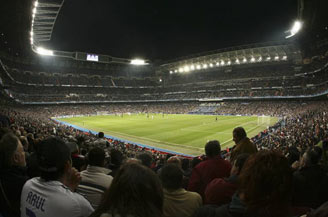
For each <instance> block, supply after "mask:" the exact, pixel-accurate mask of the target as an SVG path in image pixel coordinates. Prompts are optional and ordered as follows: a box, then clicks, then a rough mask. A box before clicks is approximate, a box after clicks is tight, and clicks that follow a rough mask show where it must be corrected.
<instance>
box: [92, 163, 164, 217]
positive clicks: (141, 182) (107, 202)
mask: <svg viewBox="0 0 328 217" xmlns="http://www.w3.org/2000/svg"><path fill="white" fill-rule="evenodd" d="M162 210H163V190H162V186H161V183H160V180H159V178H158V176H157V175H156V174H155V173H154V172H153V171H152V170H151V169H149V168H147V167H145V166H143V165H141V164H139V163H126V164H124V165H123V166H122V167H121V168H120V169H119V171H118V173H117V175H116V176H115V178H114V180H113V182H112V184H111V186H110V187H109V189H108V191H107V192H106V194H105V196H104V199H103V201H102V202H101V204H100V205H99V207H98V209H97V210H96V211H95V212H94V213H93V214H92V215H91V216H90V217H99V216H100V215H101V214H102V213H105V212H107V213H110V214H112V216H115V215H116V214H118V215H120V216H121V217H126V216H128V215H132V216H135V217H160V216H162Z"/></svg>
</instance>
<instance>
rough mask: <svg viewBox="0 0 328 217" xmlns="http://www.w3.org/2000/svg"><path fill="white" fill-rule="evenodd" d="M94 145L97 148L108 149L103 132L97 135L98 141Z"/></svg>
mask: <svg viewBox="0 0 328 217" xmlns="http://www.w3.org/2000/svg"><path fill="white" fill-rule="evenodd" d="M94 145H95V146H96V147H99V148H107V147H109V142H108V140H107V139H105V134H104V132H99V133H98V139H97V140H96V141H94Z"/></svg>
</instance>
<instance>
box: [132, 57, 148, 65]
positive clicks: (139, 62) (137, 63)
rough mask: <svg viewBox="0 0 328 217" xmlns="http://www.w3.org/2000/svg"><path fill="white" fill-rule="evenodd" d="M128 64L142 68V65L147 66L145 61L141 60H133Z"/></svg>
mask: <svg viewBox="0 0 328 217" xmlns="http://www.w3.org/2000/svg"><path fill="white" fill-rule="evenodd" d="M130 64H132V65H138V66H142V65H147V64H148V63H146V61H145V60H142V59H133V60H131V62H130Z"/></svg>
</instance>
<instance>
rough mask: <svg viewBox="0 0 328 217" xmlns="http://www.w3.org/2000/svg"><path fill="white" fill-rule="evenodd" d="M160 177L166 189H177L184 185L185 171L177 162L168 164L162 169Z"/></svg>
mask: <svg viewBox="0 0 328 217" xmlns="http://www.w3.org/2000/svg"><path fill="white" fill-rule="evenodd" d="M159 177H160V179H161V181H162V184H163V187H164V188H166V189H171V190H176V189H179V188H181V186H182V180H183V173H182V170H181V168H180V167H179V166H178V165H177V164H175V163H170V164H166V165H165V166H164V167H163V168H162V169H161V172H160V175H159Z"/></svg>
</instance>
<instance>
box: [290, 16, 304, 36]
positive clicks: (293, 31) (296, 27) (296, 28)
mask: <svg viewBox="0 0 328 217" xmlns="http://www.w3.org/2000/svg"><path fill="white" fill-rule="evenodd" d="M302 26H303V23H302V22H301V21H299V20H296V21H295V23H294V25H293V27H292V28H291V29H290V30H288V31H287V32H290V35H288V36H286V38H290V37H293V36H294V35H296V34H297V33H298V32H299V31H300V30H301V29H302Z"/></svg>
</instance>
